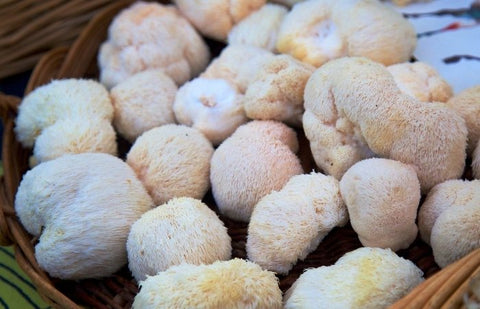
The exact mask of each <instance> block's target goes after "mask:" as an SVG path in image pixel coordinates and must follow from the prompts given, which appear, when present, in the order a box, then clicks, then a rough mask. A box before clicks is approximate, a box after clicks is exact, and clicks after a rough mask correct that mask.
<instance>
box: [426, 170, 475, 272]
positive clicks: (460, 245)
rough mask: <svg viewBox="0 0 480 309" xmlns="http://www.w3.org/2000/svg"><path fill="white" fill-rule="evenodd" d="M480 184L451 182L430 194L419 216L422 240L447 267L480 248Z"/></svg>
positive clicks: (445, 183) (431, 191)
mask: <svg viewBox="0 0 480 309" xmlns="http://www.w3.org/2000/svg"><path fill="white" fill-rule="evenodd" d="M479 220H480V180H473V181H466V180H458V179H455V180H448V181H445V182H443V183H440V184H438V185H436V186H435V187H433V188H432V190H430V192H429V193H428V195H427V197H426V199H425V201H424V202H423V204H422V205H421V207H420V211H419V214H418V226H419V229H420V235H421V237H422V239H423V240H424V241H425V242H426V243H428V244H430V245H431V246H432V250H433V256H434V258H435V262H437V264H438V265H439V266H440V267H445V266H447V265H449V264H451V263H453V262H455V261H457V260H459V259H460V258H462V257H463V256H465V255H467V254H468V253H470V252H471V251H473V250H474V249H476V248H480V229H479V225H478V222H479Z"/></svg>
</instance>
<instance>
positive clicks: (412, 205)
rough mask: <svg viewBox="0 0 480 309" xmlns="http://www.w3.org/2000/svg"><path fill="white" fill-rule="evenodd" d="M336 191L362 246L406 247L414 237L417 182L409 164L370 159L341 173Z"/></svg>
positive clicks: (418, 201) (417, 199) (417, 198)
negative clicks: (341, 199) (340, 194)
mask: <svg viewBox="0 0 480 309" xmlns="http://www.w3.org/2000/svg"><path fill="white" fill-rule="evenodd" d="M340 191H341V193H342V197H343V200H344V201H345V204H346V205H347V209H348V214H349V216H350V223H351V224H352V227H353V229H354V230H355V232H356V233H357V234H358V238H359V240H360V242H361V243H362V245H364V246H365V247H380V248H390V249H392V250H393V251H397V250H399V249H406V248H407V247H408V246H410V244H411V243H412V242H413V241H414V240H415V238H416V237H417V232H418V228H417V225H416V224H415V219H416V217H417V210H418V206H419V203H420V183H419V182H418V178H417V174H416V173H415V169H414V167H413V166H411V165H407V164H403V163H401V162H398V161H394V160H388V159H380V158H372V159H367V160H363V161H360V162H357V163H355V164H354V165H353V166H352V167H350V168H349V169H348V170H347V172H346V173H345V174H344V175H343V177H342V180H341V181H340Z"/></svg>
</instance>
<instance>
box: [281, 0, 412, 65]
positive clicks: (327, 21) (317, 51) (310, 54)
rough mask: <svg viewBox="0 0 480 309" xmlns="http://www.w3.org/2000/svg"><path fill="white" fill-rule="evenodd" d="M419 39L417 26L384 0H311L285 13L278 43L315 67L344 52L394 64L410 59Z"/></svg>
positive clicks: (282, 50) (343, 55)
mask: <svg viewBox="0 0 480 309" xmlns="http://www.w3.org/2000/svg"><path fill="white" fill-rule="evenodd" d="M416 42H417V39H416V32H415V29H414V28H413V26H412V25H411V24H410V23H409V22H408V21H407V20H406V19H405V18H404V17H403V16H402V15H401V14H400V13H399V12H397V11H396V10H394V9H393V8H391V7H388V6H386V5H384V4H382V3H381V2H380V1H376V0H372V1H367V0H362V1H350V0H340V1H339V0H310V1H305V2H300V3H297V4H295V5H294V6H293V8H292V10H291V11H290V12H289V13H288V14H287V15H286V16H285V18H284V19H283V22H282V24H281V25H280V30H279V33H278V39H277V44H276V46H277V50H278V51H279V52H281V53H285V54H290V55H292V56H293V57H295V58H297V59H299V60H301V61H303V62H307V63H309V64H311V65H313V66H315V67H319V66H321V65H322V64H324V63H325V62H327V61H329V60H332V59H336V58H340V57H345V56H357V57H358V56H361V57H366V58H369V59H372V60H373V61H375V62H380V63H383V64H385V65H390V64H394V63H400V62H406V61H408V60H409V59H410V57H411V56H412V54H413V51H414V49H415V46H416Z"/></svg>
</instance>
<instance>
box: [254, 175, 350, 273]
mask: <svg viewBox="0 0 480 309" xmlns="http://www.w3.org/2000/svg"><path fill="white" fill-rule="evenodd" d="M347 221H348V213H347V209H346V207H345V204H344V203H343V200H342V197H341V196H340V188H339V184H338V180H336V179H335V178H333V177H332V176H325V175H322V174H320V173H311V174H309V175H298V176H293V177H292V178H290V180H289V181H288V182H287V184H286V185H285V186H284V187H283V188H282V189H281V190H280V191H274V192H272V193H270V194H268V195H266V196H264V197H263V198H262V199H261V200H260V201H259V202H258V203H257V205H255V208H254V210H253V213H252V217H251V218H250V223H249V225H248V238H247V247H246V248H247V255H248V259H249V260H251V261H253V262H255V263H257V264H259V265H260V266H262V267H263V268H264V269H268V270H271V271H275V272H277V273H281V274H286V273H288V271H289V270H290V269H291V268H292V267H293V265H294V264H295V263H296V262H297V260H303V259H305V258H306V256H307V254H309V253H310V252H312V251H313V250H315V249H316V248H317V246H318V244H319V243H320V242H321V241H322V239H323V238H324V237H325V236H326V235H327V234H328V233H329V232H330V231H331V230H332V229H333V228H334V227H336V226H343V225H345V224H346V223H347Z"/></svg>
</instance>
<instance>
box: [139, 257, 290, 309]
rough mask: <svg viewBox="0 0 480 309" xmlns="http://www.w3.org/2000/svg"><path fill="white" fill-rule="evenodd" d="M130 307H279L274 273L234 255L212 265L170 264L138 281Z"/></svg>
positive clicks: (236, 308) (276, 308)
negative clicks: (166, 268)
mask: <svg viewBox="0 0 480 309" xmlns="http://www.w3.org/2000/svg"><path fill="white" fill-rule="evenodd" d="M140 287H141V289H140V292H139V293H138V294H137V295H136V296H135V299H134V302H133V308H134V309H135V308H138V309H150V308H151V309H154V308H155V309H159V308H165V309H169V308H179V309H181V308H185V309H187V308H231V309H243V308H258V309H280V308H282V291H281V290H280V288H279V287H278V279H277V278H276V277H275V274H274V273H272V272H270V271H266V270H262V269H261V268H260V266H258V265H256V264H255V263H252V262H249V261H245V260H241V259H233V260H230V261H218V262H215V263H213V264H211V265H198V266H197V265H190V264H182V265H178V266H172V267H171V268H169V269H168V270H166V271H164V272H160V273H159V274H158V275H156V276H151V277H148V278H147V279H146V280H145V281H142V282H141V283H140Z"/></svg>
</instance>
